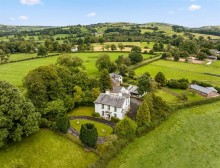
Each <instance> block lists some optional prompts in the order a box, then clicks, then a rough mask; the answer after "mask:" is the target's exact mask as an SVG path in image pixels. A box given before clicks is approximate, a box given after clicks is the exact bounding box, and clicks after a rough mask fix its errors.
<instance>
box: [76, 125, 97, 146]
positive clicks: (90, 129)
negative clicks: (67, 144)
mask: <svg viewBox="0 0 220 168" xmlns="http://www.w3.org/2000/svg"><path fill="white" fill-rule="evenodd" d="M79 139H80V140H81V142H82V143H83V144H85V145H86V146H88V147H92V148H94V147H95V146H96V143H97V139H98V131H97V129H96V127H95V126H94V124H91V123H86V124H83V125H82V126H81V129H80V136H79Z"/></svg>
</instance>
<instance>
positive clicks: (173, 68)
mask: <svg viewBox="0 0 220 168" xmlns="http://www.w3.org/2000/svg"><path fill="white" fill-rule="evenodd" d="M159 71H161V72H163V73H164V74H165V76H166V78H167V79H171V78H173V79H180V78H187V79H189V80H200V81H203V82H207V83H210V84H213V85H216V86H220V77H216V76H211V75H207V74H204V73H212V74H217V75H220V61H216V62H214V63H213V64H211V65H209V66H207V65H204V64H191V63H184V62H175V61H166V60H159V61H155V62H153V63H150V64H148V65H146V66H143V67H140V68H138V69H136V70H135V72H136V74H137V75H142V74H143V73H145V72H149V73H150V74H151V76H152V77H155V75H156V74H157V73H158V72H159Z"/></svg>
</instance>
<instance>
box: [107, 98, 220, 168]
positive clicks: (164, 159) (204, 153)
mask: <svg viewBox="0 0 220 168" xmlns="http://www.w3.org/2000/svg"><path fill="white" fill-rule="evenodd" d="M219 107H220V102H217V103H213V104H209V105H203V106H197V107H193V108H189V109H183V110H180V111H178V112H176V113H175V114H173V115H172V116H171V117H170V119H168V120H167V121H166V122H164V123H163V124H161V125H160V126H159V127H158V128H156V129H155V130H153V131H152V132H151V133H149V134H148V135H146V136H144V137H141V138H139V139H137V140H135V141H134V142H133V143H131V144H130V145H128V147H127V148H125V149H124V150H123V151H122V154H121V155H119V156H118V157H117V158H115V159H114V160H113V161H112V162H111V163H110V164H109V168H111V167H112V168H113V167H114V168H115V167H120V168H136V167H154V168H157V167H158V168H163V167H164V168H165V167H169V168H176V167H178V168H185V167H188V168H191V167H192V168H197V167H198V168H207V167H219V165H220V159H219V158H220V134H219V132H218V131H217V130H219V128H220V122H219V120H220V108H219Z"/></svg>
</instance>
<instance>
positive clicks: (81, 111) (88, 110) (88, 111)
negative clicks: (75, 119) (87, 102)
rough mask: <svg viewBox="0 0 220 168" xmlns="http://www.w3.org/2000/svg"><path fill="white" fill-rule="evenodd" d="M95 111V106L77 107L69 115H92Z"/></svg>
mask: <svg viewBox="0 0 220 168" xmlns="http://www.w3.org/2000/svg"><path fill="white" fill-rule="evenodd" d="M93 112H95V109H94V107H77V108H75V109H74V110H72V111H70V112H69V113H68V114H67V115H68V116H92V113H93Z"/></svg>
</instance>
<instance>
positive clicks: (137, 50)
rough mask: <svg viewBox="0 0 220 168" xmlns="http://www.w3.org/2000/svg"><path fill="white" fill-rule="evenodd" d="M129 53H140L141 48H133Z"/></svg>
mask: <svg viewBox="0 0 220 168" xmlns="http://www.w3.org/2000/svg"><path fill="white" fill-rule="evenodd" d="M131 52H136V53H141V47H139V46H133V47H132V48H131Z"/></svg>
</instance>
